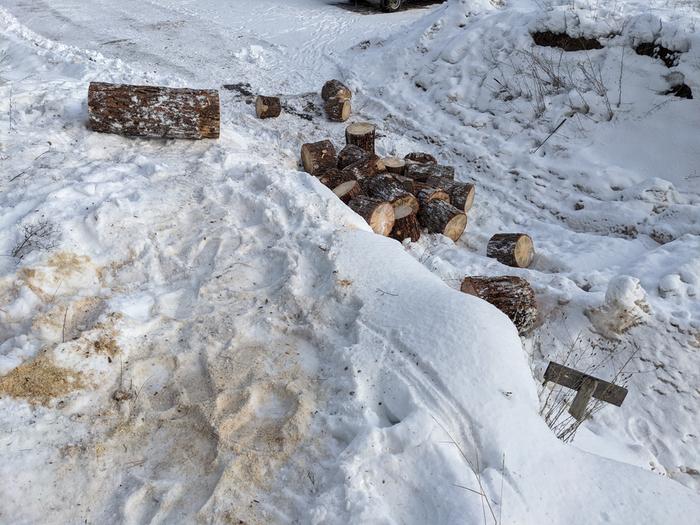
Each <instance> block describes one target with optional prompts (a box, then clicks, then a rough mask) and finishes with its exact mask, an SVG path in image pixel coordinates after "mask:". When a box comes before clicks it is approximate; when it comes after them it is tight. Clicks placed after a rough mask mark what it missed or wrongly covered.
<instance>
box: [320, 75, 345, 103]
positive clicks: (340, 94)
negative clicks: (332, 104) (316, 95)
mask: <svg viewBox="0 0 700 525" xmlns="http://www.w3.org/2000/svg"><path fill="white" fill-rule="evenodd" d="M321 98H322V99H323V100H329V99H331V98H341V99H345V100H349V99H351V98H352V91H350V88H349V87H347V86H346V85H345V84H343V83H342V82H341V81H340V80H329V81H328V82H326V83H325V84H323V87H322V88H321Z"/></svg>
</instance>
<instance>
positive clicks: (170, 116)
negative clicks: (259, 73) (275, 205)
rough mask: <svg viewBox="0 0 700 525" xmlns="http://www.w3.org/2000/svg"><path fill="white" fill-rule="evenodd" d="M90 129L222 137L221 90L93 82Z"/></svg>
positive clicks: (137, 134) (138, 134) (177, 136)
mask: <svg viewBox="0 0 700 525" xmlns="http://www.w3.org/2000/svg"><path fill="white" fill-rule="evenodd" d="M88 115H89V124H90V129H92V130H93V131H98V132H101V133H116V134H117V135H127V136H132V137H151V138H173V139H206V138H210V139H215V138H219V127H220V121H221V117H220V108H219V92H218V91H216V90H208V89H186V88H182V89H174V88H166V87H157V86H129V85H124V84H106V83H103V82H91V83H90V87H89V89H88Z"/></svg>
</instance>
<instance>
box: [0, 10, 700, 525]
mask: <svg viewBox="0 0 700 525" xmlns="http://www.w3.org/2000/svg"><path fill="white" fill-rule="evenodd" d="M699 12H700V11H699V10H698V6H697V5H694V4H693V3H686V2H676V3H668V4H667V3H663V4H662V3H659V4H652V5H651V6H650V5H649V3H645V4H644V5H641V4H639V5H638V4H635V3H632V2H617V3H614V5H612V6H609V5H608V6H602V5H600V3H594V2H580V3H579V2H574V3H566V4H565V5H561V6H550V5H549V4H546V5H545V4H544V3H542V2H533V3H530V2H526V1H524V0H523V1H520V0H517V1H512V2H506V3H504V4H503V5H500V6H497V7H495V6H493V5H491V4H490V3H488V2H486V1H483V0H479V1H474V2H465V1H459V0H450V2H448V3H447V4H445V5H441V6H435V7H431V8H426V9H418V10H408V11H402V12H400V13H397V14H392V15H386V14H371V15H361V14H357V13H354V12H352V11H348V10H345V9H341V8H339V7H337V6H335V5H333V4H332V3H331V2H323V1H320V0H290V1H287V2H281V1H273V0H258V1H253V0H240V1H237V2H225V1H223V0H198V1H196V2H195V1H194V0H179V1H176V0H145V1H144V0H122V1H119V2H114V1H108V0H91V1H89V2H75V1H70V0H32V1H31V2H27V1H23V0H0V27H1V28H2V35H0V92H1V93H2V97H1V98H0V115H1V116H2V117H0V118H1V119H2V120H1V121H0V133H1V135H0V166H1V167H2V169H1V174H2V177H1V178H0V254H3V256H2V257H0V478H2V479H3V481H4V483H3V484H2V485H0V501H2V505H0V522H2V523H47V522H48V523H121V522H123V523H191V522H195V521H201V522H206V523H239V522H241V521H242V522H245V523H270V522H280V523H285V522H299V523H416V524H418V523H463V522H466V523H482V522H485V523H492V522H494V521H499V522H501V523H542V522H545V521H549V522H551V523H604V522H608V523H692V522H693V520H694V517H695V516H699V515H700V497H699V496H698V494H697V491H698V490H700V437H699V431H700V429H699V428H698V421H700V417H699V416H700V415H699V414H698V411H699V408H700V388H699V387H698V385H700V357H699V356H700V354H699V352H700V301H698V293H699V292H700V178H698V174H697V171H696V170H697V166H698V165H700V162H699V161H700V147H699V146H698V142H697V139H696V135H697V133H696V131H697V129H698V125H700V111H698V109H699V107H698V106H699V104H698V102H697V97H696V99H692V100H686V99H681V98H677V97H673V96H669V95H666V94H663V93H664V92H665V91H666V90H667V89H669V88H670V87H671V86H672V85H673V84H674V83H676V82H678V79H679V78H680V77H679V75H680V74H682V75H683V81H684V83H685V84H687V85H689V86H690V87H691V88H692V89H696V91H697V92H698V94H700V52H699V51H698V45H699V44H700V41H699V39H698V37H697V35H696V33H695V26H696V24H697V21H698V19H700V15H699V14H698V13H699ZM467 15H469V16H467ZM547 29H548V30H552V31H555V32H558V31H563V30H566V31H569V32H571V33H574V34H584V35H586V36H595V37H599V38H600V39H601V42H602V43H603V44H604V46H603V48H602V49H597V50H591V51H587V52H567V53H566V54H564V53H561V52H560V51H559V50H557V49H556V48H541V47H539V48H533V44H532V39H531V37H530V36H529V33H530V32H531V31H535V30H547ZM657 37H658V38H660V41H661V42H663V44H664V46H666V47H668V48H671V49H674V50H677V51H682V53H680V55H679V56H680V58H679V59H678V64H677V65H676V66H674V67H672V68H667V67H666V66H665V65H664V64H663V62H661V61H660V60H657V59H654V58H652V57H647V56H640V55H637V54H636V53H635V52H634V50H633V46H636V45H637V44H638V43H639V42H640V41H648V40H649V39H655V38H657ZM621 57H624V59H623V61H622V67H621V63H620V59H621ZM551 65H556V66H557V67H558V69H555V70H554V71H555V73H556V74H555V76H556V77H557V78H558V79H559V80H558V81H557V82H554V84H556V85H552V82H551V78H550V82H549V83H548V81H547V80H546V79H545V81H539V80H536V79H533V72H535V73H536V74H537V75H540V76H542V75H544V74H545V70H546V69H547V68H549V67H550V66H551ZM543 66H544V67H543ZM620 71H622V76H621V77H620ZM590 73H593V74H594V77H595V75H597V74H599V75H600V77H599V79H597V78H593V81H591V79H590ZM587 74H589V76H588V77H587V76H586V75H587ZM338 76H340V77H344V78H346V79H347V80H348V81H349V83H350V84H351V86H352V87H353V88H355V90H356V92H357V96H356V98H355V99H354V100H353V106H354V111H355V117H354V118H357V119H367V120H371V121H373V122H375V123H377V124H378V126H379V128H380V130H381V132H382V135H383V136H382V138H381V139H380V141H379V144H380V147H381V148H382V149H383V153H386V154H402V155H403V154H405V153H407V152H409V151H414V150H425V151H429V152H432V153H434V154H435V155H436V156H437V157H438V158H439V159H440V160H441V161H444V162H446V163H450V164H453V165H455V166H456V167H457V170H458V173H459V175H458V176H459V177H460V178H462V179H464V180H475V181H476V184H477V188H478V189H477V200H476V204H475V207H474V209H473V211H472V212H470V225H469V227H468V231H467V233H466V234H465V236H464V237H463V238H462V239H461V240H460V241H459V242H458V243H457V244H456V245H455V244H452V243H451V242H449V241H448V240H446V239H445V238H440V237H437V236H424V237H423V238H422V239H421V240H420V241H419V242H418V243H414V244H411V245H407V246H401V245H400V244H398V243H397V242H395V241H392V240H389V239H385V238H380V237H377V236H374V235H372V234H371V233H369V232H368V228H367V226H366V225H364V224H363V223H362V221H361V220H360V219H359V218H358V217H356V216H355V215H353V214H352V213H351V212H350V211H348V209H347V208H345V207H344V206H343V205H342V204H341V203H340V202H338V201H337V200H335V199H334V198H333V197H332V195H331V194H330V192H329V191H328V190H327V189H325V188H324V187H323V186H321V185H320V184H318V183H317V182H316V181H315V180H313V179H312V178H311V177H309V176H308V175H306V174H304V173H302V172H300V171H298V168H297V157H298V150H299V146H300V145H301V143H303V142H308V141H312V140H319V139H322V138H326V137H327V136H330V137H331V138H332V139H333V140H334V141H335V142H336V144H342V134H343V129H344V125H342V124H331V123H329V122H327V121H325V119H324V118H323V117H321V116H319V115H318V113H317V109H316V108H315V106H314V105H317V104H318V101H317V100H316V95H315V94H314V93H315V92H317V91H318V89H319V88H320V86H321V84H322V83H323V81H324V80H327V79H328V78H332V77H338ZM620 78H622V83H621V84H620V82H619V79H620ZM91 80H100V81H113V82H121V81H125V82H129V83H150V84H164V85H171V86H183V85H187V86H191V87H208V88H218V89H220V90H221V97H222V137H221V139H220V140H219V141H201V142H195V143H190V142H175V141H165V140H150V141H148V140H129V139H124V138H120V137H116V136H108V135H97V134H93V133H90V132H89V131H87V129H86V127H85V118H86V115H85V112H86V93H87V84H88V82H89V81H91ZM597 80H599V82H598V81H597ZM224 85H226V86H229V88H223V86H224ZM234 85H235V86H234ZM599 85H603V86H605V89H604V90H601V89H599ZM620 85H622V89H620ZM247 91H251V92H253V93H258V92H261V93H284V94H286V95H287V97H286V103H287V108H286V109H287V110H286V111H285V112H284V113H283V115H282V116H281V117H280V118H279V119H274V120H268V121H260V120H257V119H255V118H254V115H253V111H252V106H250V104H249V102H250V97H249V96H247V95H246V94H245V93H246V92H247ZM619 93H621V96H620V95H619ZM606 96H607V102H606ZM699 96H700V95H699ZM618 98H619V104H618ZM608 103H609V104H610V110H611V111H612V118H610V115H609V108H608ZM308 116H312V120H311V121H309V120H307V118H304V117H308ZM565 117H566V118H567V121H566V122H565V124H564V125H563V126H562V127H561V128H560V129H559V131H558V132H557V133H555V134H554V135H553V136H552V138H551V139H549V140H548V141H547V142H546V143H545V144H544V145H542V146H541V147H540V148H539V149H538V150H537V151H534V150H535V149H537V148H538V146H540V144H541V143H542V141H543V140H544V139H545V138H546V137H547V135H548V134H549V133H550V132H551V131H552V130H553V129H554V128H555V127H556V126H557V125H558V124H559V123H560V122H561V121H562V120H563V119H564V118H565ZM37 225H43V226H44V228H45V229H48V231H49V232H50V234H49V235H48V236H47V237H46V238H43V239H41V242H44V246H43V249H42V246H37V247H36V248H35V249H33V250H29V249H26V250H25V253H26V255H25V256H24V257H23V258H22V259H21V260H18V258H16V257H10V256H9V254H11V253H12V251H13V249H14V248H15V247H16V246H17V245H18V243H19V242H20V241H21V239H22V234H23V229H24V228H25V227H28V228H31V227H32V226H37ZM514 230H517V231H527V232H528V233H530V234H531V235H532V236H533V238H534V240H535V244H536V248H537V251H538V257H537V259H536V261H535V264H534V265H533V267H532V268H531V269H529V270H517V271H515V273H517V274H518V275H522V276H524V277H526V278H527V279H528V280H530V281H531V282H532V283H533V286H534V287H535V289H536V292H537V294H538V300H539V302H540V305H541V308H542V320H541V326H540V327H539V328H538V329H537V330H536V332H535V333H534V334H533V335H532V336H531V337H529V338H527V339H525V340H523V341H521V340H520V339H519V338H518V337H517V334H516V332H515V329H514V328H513V327H512V325H511V324H510V322H509V321H508V320H507V319H506V318H505V317H504V316H503V315H501V314H500V313H499V312H498V311H496V310H495V309H494V308H492V307H490V306H489V305H487V304H486V303H484V302H482V301H479V300H477V299H474V298H471V297H469V296H466V295H464V294H461V293H459V292H457V291H456V290H455V288H458V287H459V282H460V280H461V278H462V277H463V276H464V275H473V274H494V275H496V274H503V273H513V272H514V270H512V269H508V268H504V267H503V266H502V265H500V264H499V263H497V262H495V261H493V260H490V259H487V258H486V257H485V256H484V252H485V249H484V247H485V243H486V241H487V239H488V238H489V237H490V236H491V235H492V234H493V233H495V232H498V231H514ZM630 357H632V359H631V360H630V361H629V362H628V363H627V360H628V359H629V358H630ZM549 359H555V360H558V361H564V360H568V362H570V363H572V362H575V363H576V365H577V367H578V368H580V369H589V370H594V371H595V373H596V374H598V375H600V376H602V377H608V378H610V377H613V375H614V374H615V372H616V371H618V370H619V369H620V367H621V366H622V365H623V364H624V363H627V364H626V368H625V372H626V373H628V374H625V377H629V390H630V393H629V395H628V398H627V400H626V401H625V404H624V405H623V406H622V407H621V408H614V407H607V408H604V409H603V410H601V411H600V412H599V413H597V414H596V415H595V417H594V418H593V419H592V420H591V421H589V422H587V423H586V424H585V425H584V427H583V428H582V429H580V430H579V432H578V434H577V436H576V438H575V439H574V441H573V444H564V443H562V442H561V441H559V440H557V439H556V438H555V436H554V435H553V433H552V432H551V431H550V429H549V428H548V427H547V426H546V424H545V422H544V420H543V418H542V417H541V416H540V415H539V412H540V409H541V404H542V403H543V402H544V400H545V398H546V392H547V391H546V390H543V389H541V388H540V387H539V382H540V380H541V375H542V372H543V369H544V366H546V363H547V361H548V360H549ZM668 478H671V479H668ZM464 487H466V489H465V488H464ZM468 489H472V490H476V491H478V492H482V493H483V494H485V496H486V497H480V496H479V495H477V494H475V493H474V492H472V491H471V490H468Z"/></svg>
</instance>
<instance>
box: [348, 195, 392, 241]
mask: <svg viewBox="0 0 700 525" xmlns="http://www.w3.org/2000/svg"><path fill="white" fill-rule="evenodd" d="M348 206H350V208H351V209H352V210H353V211H354V212H355V213H357V214H358V215H359V216H360V217H362V218H363V219H364V220H365V221H367V224H369V226H370V228H372V231H373V232H374V233H378V234H379V235H384V236H387V235H389V233H391V230H392V228H393V227H394V222H395V221H396V219H395V215H394V207H393V206H392V205H391V204H389V203H388V202H384V201H381V200H379V199H373V198H371V197H365V196H364V195H360V196H359V197H356V198H354V199H352V200H351V201H350V202H349V203H348Z"/></svg>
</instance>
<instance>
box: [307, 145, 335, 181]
mask: <svg viewBox="0 0 700 525" xmlns="http://www.w3.org/2000/svg"><path fill="white" fill-rule="evenodd" d="M301 163H302V165H303V166H304V171H306V172H308V173H311V174H312V175H315V174H316V172H317V171H318V170H321V169H326V168H334V167H335V166H336V164H337V161H336V158H335V147H334V146H333V143H332V142H331V141H330V140H321V141H319V142H311V143H308V144H304V145H303V146H302V147H301Z"/></svg>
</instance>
